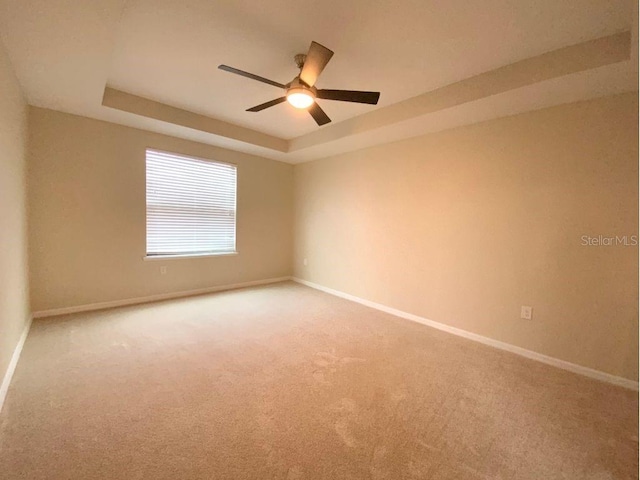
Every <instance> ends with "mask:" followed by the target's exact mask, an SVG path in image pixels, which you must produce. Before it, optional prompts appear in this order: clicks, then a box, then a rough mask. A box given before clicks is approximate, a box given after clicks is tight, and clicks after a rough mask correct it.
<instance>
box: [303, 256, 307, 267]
mask: <svg viewBox="0 0 640 480" xmlns="http://www.w3.org/2000/svg"><path fill="white" fill-rule="evenodd" d="M302 263H303V265H304V266H305V267H306V266H307V264H308V262H307V259H306V258H305V259H304V260H303V261H302Z"/></svg>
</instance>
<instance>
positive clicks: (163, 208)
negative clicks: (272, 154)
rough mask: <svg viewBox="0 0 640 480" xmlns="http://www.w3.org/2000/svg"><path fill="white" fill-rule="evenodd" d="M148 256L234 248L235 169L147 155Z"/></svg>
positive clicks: (180, 157) (161, 154)
mask: <svg viewBox="0 0 640 480" xmlns="http://www.w3.org/2000/svg"><path fill="white" fill-rule="evenodd" d="M146 161H147V256H162V255H207V254H216V253H231V252H234V251H235V248H236V179H237V173H236V166H235V165H229V164H226V163H218V162H212V161H206V160H200V159H197V158H191V157H185V156H183V155H177V154H174V153H166V152H159V151H157V150H147V158H146Z"/></svg>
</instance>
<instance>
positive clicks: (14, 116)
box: [0, 44, 29, 382]
mask: <svg viewBox="0 0 640 480" xmlns="http://www.w3.org/2000/svg"><path fill="white" fill-rule="evenodd" d="M26 143H27V106H26V103H25V101H24V99H23V97H22V92H21V91H20V87H19V85H18V81H17V79H16V77H15V75H14V73H13V70H12V68H11V64H10V62H9V58H8V57H7V54H6V52H5V50H4V46H3V45H2V44H0V382H1V381H2V378H3V377H4V374H5V372H6V370H7V367H8V365H9V361H10V360H11V356H12V355H13V351H14V349H15V347H16V345H17V343H18V340H19V338H20V335H21V334H22V331H23V330H24V327H25V324H26V321H27V319H28V317H29V295H28V292H29V289H28V269H27V211H26Z"/></svg>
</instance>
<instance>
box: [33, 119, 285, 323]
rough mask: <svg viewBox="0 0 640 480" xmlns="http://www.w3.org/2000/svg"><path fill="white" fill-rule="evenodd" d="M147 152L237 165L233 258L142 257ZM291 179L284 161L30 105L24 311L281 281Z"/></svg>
mask: <svg viewBox="0 0 640 480" xmlns="http://www.w3.org/2000/svg"><path fill="white" fill-rule="evenodd" d="M146 147H153V148H158V149H161V150H166V151H170V152H177V153H183V154H186V155H194V156H198V157H203V158H210V159H214V160H221V161H225V162H230V163H234V164H237V166H238V220H237V249H238V252H239V254H238V255H234V256H218V257H204V258H190V259H179V260H178V259H171V260H166V261H143V256H144V255H145V245H146V244H145V242H146V239H145V228H146V227H145V214H146V213H145V157H144V155H145V148H146ZM292 182H293V167H292V165H288V164H285V163H280V162H276V161H272V160H266V159H264V158H258V157H253V156H250V155H246V154H242V153H238V152H232V151H229V150H224V149H220V148H215V147H212V146H208V145H203V144H198V143H194V142H190V141H187V140H180V139H177V138H172V137H167V136H163V135H159V134H154V133H149V132H145V131H141V130H136V129H133V128H129V127H123V126H119V125H115V124H110V123H106V122H101V121H97V120H91V119H87V118H83V117H78V116H74V115H68V114H64V113H59V112H54V111H51V110H43V109H38V108H31V109H30V164H29V187H30V188H29V206H30V243H29V246H30V268H31V278H32V281H31V297H32V302H31V305H32V310H33V311H41V310H47V309H53V308H60V307H70V306H76V305H85V304H91V303H97V302H105V301H112V300H122V299H128V298H136V297H142V296H148V295H154V294H161V293H171V292H178V291H185V290H194V289H199V288H206V287H212V286H217V285H226V284H233V283H240V282H246V281H252V280H260V279H267V278H273V277H280V276H287V275H290V274H291V268H292V260H291V259H292V249H293V247H292V208H293V206H292V200H293V194H292ZM163 265H164V266H166V267H167V274H166V275H161V274H160V267H161V266H163Z"/></svg>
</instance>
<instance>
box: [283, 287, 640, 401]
mask: <svg viewBox="0 0 640 480" xmlns="http://www.w3.org/2000/svg"><path fill="white" fill-rule="evenodd" d="M292 280H293V281H294V282H297V283H300V284H302V285H306V286H307V287H311V288H315V289H316V290H321V291H323V292H326V293H330V294H331V295H335V296H337V297H341V298H345V299H347V300H351V301H352V302H356V303H360V304H362V305H365V306H367V307H370V308H374V309H376V310H380V311H382V312H385V313H389V314H391V315H395V316H396V317H400V318H405V319H407V320H411V321H414V322H418V323H421V324H423V325H427V326H429V327H433V328H437V329H438V330H442V331H444V332H448V333H452V334H454V335H458V336H460V337H464V338H467V339H469V340H474V341H476V342H479V343H483V344H485V345H489V346H490V347H494V348H499V349H500V350H506V351H507V352H511V353H515V354H516V355H520V356H522V357H526V358H530V359H531V360H537V361H538V362H542V363H546V364H548V365H552V366H554V367H558V368H561V369H563V370H568V371H570V372H574V373H577V374H580V375H584V376H586V377H589V378H593V379H596V380H600V381H603V382H607V383H612V384H614V385H618V386H620V387H624V388H628V389H631V390H635V391H638V382H635V381H633V380H629V379H627V378H623V377H618V376H616V375H611V374H610V373H605V372H601V371H599V370H594V369H592V368H588V367H583V366H582V365H577V364H575V363H571V362H567V361H565V360H560V359H558V358H554V357H549V356H547V355H543V354H541V353H537V352H534V351H531V350H527V349H525V348H521V347H517V346H515V345H511V344H509V343H505V342H501V341H499V340H494V339H493V338H489V337H483V336H482V335H478V334H476V333H471V332H468V331H466V330H462V329H460V328H456V327H452V326H449V325H445V324H444V323H439V322H435V321H433V320H429V319H427V318H423V317H420V316H418V315H414V314H412V313H407V312H403V311H401V310H397V309H395V308H391V307H387V306H386V305H382V304H380V303H375V302H372V301H370V300H365V299H364V298H360V297H356V296H355V295H350V294H348V293H344V292H341V291H339V290H334V289H333V288H328V287H325V286H322V285H318V284H317V283H313V282H309V281H307V280H302V279H301V278H296V277H292Z"/></svg>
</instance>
